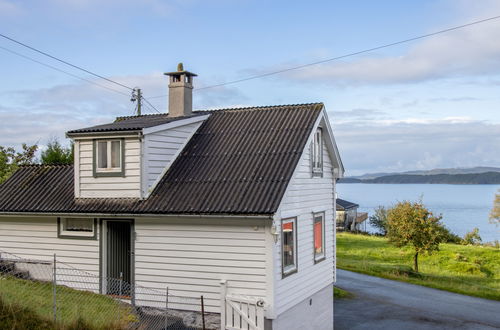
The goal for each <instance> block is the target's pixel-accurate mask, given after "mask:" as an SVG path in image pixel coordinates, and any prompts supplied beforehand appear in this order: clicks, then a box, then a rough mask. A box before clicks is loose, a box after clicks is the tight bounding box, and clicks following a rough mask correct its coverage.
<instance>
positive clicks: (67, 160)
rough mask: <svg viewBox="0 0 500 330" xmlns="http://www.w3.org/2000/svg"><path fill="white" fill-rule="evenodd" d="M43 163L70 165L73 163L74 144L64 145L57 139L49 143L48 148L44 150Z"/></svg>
mask: <svg viewBox="0 0 500 330" xmlns="http://www.w3.org/2000/svg"><path fill="white" fill-rule="evenodd" d="M42 164H43V165H70V164H73V144H71V146H69V147H63V146H62V145H61V144H60V143H59V141H57V139H53V140H52V141H50V142H49V143H48V144H47V149H45V150H43V151H42Z"/></svg>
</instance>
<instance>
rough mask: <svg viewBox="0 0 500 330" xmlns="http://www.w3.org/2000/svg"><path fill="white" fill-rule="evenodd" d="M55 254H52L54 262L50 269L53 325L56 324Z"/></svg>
mask: <svg viewBox="0 0 500 330" xmlns="http://www.w3.org/2000/svg"><path fill="white" fill-rule="evenodd" d="M56 261H57V259H56V254H55V253H54V261H53V263H52V264H53V269H52V311H53V313H54V323H56V322H57V305H56V303H57V296H56V294H57V293H56V291H57V290H56V287H57V276H56V269H57V264H56Z"/></svg>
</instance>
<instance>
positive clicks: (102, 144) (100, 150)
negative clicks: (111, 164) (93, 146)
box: [97, 141, 108, 168]
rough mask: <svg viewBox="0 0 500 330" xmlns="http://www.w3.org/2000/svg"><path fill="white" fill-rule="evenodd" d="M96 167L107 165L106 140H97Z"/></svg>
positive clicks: (105, 166)
mask: <svg viewBox="0 0 500 330" xmlns="http://www.w3.org/2000/svg"><path fill="white" fill-rule="evenodd" d="M97 167H98V168H107V167H108V143H107V142H106V141H99V142H97Z"/></svg>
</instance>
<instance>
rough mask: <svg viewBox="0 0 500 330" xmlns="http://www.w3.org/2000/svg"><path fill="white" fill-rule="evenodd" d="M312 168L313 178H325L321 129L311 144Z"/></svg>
mask: <svg viewBox="0 0 500 330" xmlns="http://www.w3.org/2000/svg"><path fill="white" fill-rule="evenodd" d="M311 168H312V175H313V176H318V177H322V176H323V137H322V134H321V128H320V127H318V129H317V130H316V132H315V133H314V137H313V141H312V144H311Z"/></svg>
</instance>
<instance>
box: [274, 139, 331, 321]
mask: <svg viewBox="0 0 500 330" xmlns="http://www.w3.org/2000/svg"><path fill="white" fill-rule="evenodd" d="M332 166H333V165H332V161H331V158H330V156H329V154H328V151H327V149H326V147H325V145H323V177H322V178H318V177H314V178H313V177H312V175H311V160H310V148H309V146H306V148H305V150H304V153H303V155H302V158H301V160H300V162H299V165H298V168H297V170H296V172H295V176H294V177H293V178H292V180H291V182H290V185H289V186H288V188H287V191H286V193H285V197H284V199H283V201H282V204H281V205H280V209H279V212H278V213H277V214H276V216H275V219H276V220H275V221H276V224H277V225H278V229H279V225H280V224H281V219H282V218H287V217H297V233H298V237H297V249H298V253H297V260H298V271H297V273H295V274H291V275H289V276H287V277H285V278H282V273H281V248H280V244H281V242H279V243H278V245H277V246H278V248H277V249H276V252H275V256H274V263H275V267H274V276H275V304H276V306H275V308H276V309H275V312H276V314H277V315H279V314H281V313H283V312H285V311H287V310H289V309H290V308H292V307H293V306H294V305H296V304H297V303H299V302H300V301H303V300H304V299H306V298H308V297H310V296H311V295H313V294H314V293H316V292H318V291H319V290H321V289H324V288H325V287H326V286H327V285H329V284H331V283H332V282H333V276H334V272H333V269H334V221H333V217H334V211H333V207H334V178H333V168H332ZM313 212H325V251H326V259H325V260H323V261H321V262H319V263H316V264H315V263H314V251H313ZM332 304H333V301H332Z"/></svg>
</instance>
